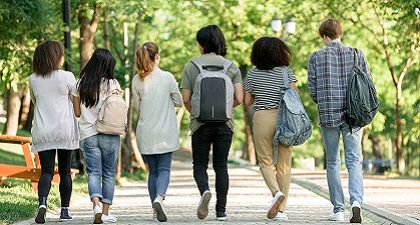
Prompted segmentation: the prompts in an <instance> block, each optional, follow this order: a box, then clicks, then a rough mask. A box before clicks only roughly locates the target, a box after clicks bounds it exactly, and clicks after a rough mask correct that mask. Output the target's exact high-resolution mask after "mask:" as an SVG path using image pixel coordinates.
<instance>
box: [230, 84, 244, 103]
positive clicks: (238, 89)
mask: <svg viewBox="0 0 420 225" xmlns="http://www.w3.org/2000/svg"><path fill="white" fill-rule="evenodd" d="M233 88H234V89H235V93H234V95H235V96H234V97H235V99H234V101H233V108H235V107H236V106H238V105H240V104H241V103H242V102H243V101H244V89H243V88H242V83H234V84H233Z"/></svg>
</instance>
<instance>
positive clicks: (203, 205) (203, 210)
mask: <svg viewBox="0 0 420 225" xmlns="http://www.w3.org/2000/svg"><path fill="white" fill-rule="evenodd" d="M210 199H211V192H210V191H209V190H207V191H205V192H204V193H203V195H201V198H200V202H198V208H197V217H198V219H200V220H203V219H205V218H206V217H207V215H208V214H209V202H210Z"/></svg>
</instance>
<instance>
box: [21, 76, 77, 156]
mask: <svg viewBox="0 0 420 225" xmlns="http://www.w3.org/2000/svg"><path fill="white" fill-rule="evenodd" d="M74 83H75V79H74V75H73V73H71V72H68V71H64V70H55V71H53V72H52V74H51V75H50V76H48V77H42V76H38V75H36V74H34V73H33V74H31V76H30V77H29V88H30V94H31V99H32V102H33V103H34V106H35V109H34V123H33V127H32V148H31V150H32V152H40V151H44V150H51V149H66V150H74V149H78V148H79V135H78V132H77V119H76V116H75V115H74V110H73V102H72V100H73V98H72V95H71V89H72V87H73V85H74Z"/></svg>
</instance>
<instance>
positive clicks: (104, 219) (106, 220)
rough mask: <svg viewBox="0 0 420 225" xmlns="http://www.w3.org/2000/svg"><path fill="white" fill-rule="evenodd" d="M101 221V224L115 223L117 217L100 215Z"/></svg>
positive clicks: (109, 214)
mask: <svg viewBox="0 0 420 225" xmlns="http://www.w3.org/2000/svg"><path fill="white" fill-rule="evenodd" d="M101 220H102V222H103V223H115V222H117V217H115V216H113V215H111V213H109V212H108V215H105V214H102V216H101Z"/></svg>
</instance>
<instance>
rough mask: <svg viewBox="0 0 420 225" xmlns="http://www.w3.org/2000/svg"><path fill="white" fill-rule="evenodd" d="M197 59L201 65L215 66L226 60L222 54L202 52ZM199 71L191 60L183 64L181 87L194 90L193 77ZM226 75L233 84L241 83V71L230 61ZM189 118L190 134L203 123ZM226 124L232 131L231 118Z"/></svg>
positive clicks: (195, 76) (194, 77) (221, 64)
mask: <svg viewBox="0 0 420 225" xmlns="http://www.w3.org/2000/svg"><path fill="white" fill-rule="evenodd" d="M198 59H199V60H200V61H201V63H202V64H203V65H216V66H223V63H224V62H225V60H226V59H225V58H223V57H222V56H220V55H215V54H203V55H201V56H200V57H198ZM199 73H200V71H199V70H198V68H197V67H196V66H195V65H194V64H193V63H192V62H191V61H190V62H188V63H187V64H185V67H184V71H183V72H182V79H181V89H184V88H185V89H189V90H191V92H192V91H193V90H194V84H195V79H196V78H197V76H198V74H199ZM227 75H228V76H229V77H230V79H231V80H232V82H233V83H234V84H235V83H242V75H241V71H240V70H239V68H238V66H236V65H235V64H234V63H232V65H231V66H230V67H229V69H228V71H227ZM190 119H191V121H190V130H191V135H192V134H193V133H194V131H196V130H197V129H198V128H199V127H200V126H202V125H204V124H205V123H201V122H198V121H197V120H196V119H194V118H191V115H190ZM226 125H227V126H228V127H229V128H230V129H231V130H232V132H233V118H232V119H230V120H229V121H227V122H226Z"/></svg>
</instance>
